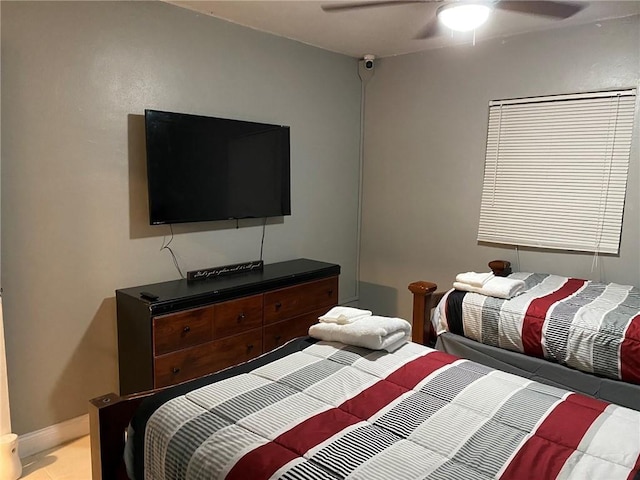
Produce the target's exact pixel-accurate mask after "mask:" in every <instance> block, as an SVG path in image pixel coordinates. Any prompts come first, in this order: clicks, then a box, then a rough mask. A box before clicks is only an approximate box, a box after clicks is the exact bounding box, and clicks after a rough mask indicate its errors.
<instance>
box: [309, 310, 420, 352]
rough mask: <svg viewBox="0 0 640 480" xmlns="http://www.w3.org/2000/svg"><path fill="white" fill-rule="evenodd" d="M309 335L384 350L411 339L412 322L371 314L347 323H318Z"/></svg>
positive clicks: (310, 329) (329, 340)
mask: <svg viewBox="0 0 640 480" xmlns="http://www.w3.org/2000/svg"><path fill="white" fill-rule="evenodd" d="M309 335H310V336H312V337H313V338H317V339H319V340H324V341H327V342H340V343H345V344H347V345H355V346H357V347H365V348H369V349H371V350H384V349H387V348H390V347H394V348H397V344H398V343H399V342H401V341H404V342H406V341H408V340H410V339H411V324H410V323H409V322H407V321H406V320H403V319H401V318H392V317H380V316H377V315H369V316H364V317H361V318H359V319H358V320H356V321H355V322H353V323H349V324H347V325H338V324H336V323H322V322H321V323H316V324H315V325H311V327H310V328H309Z"/></svg>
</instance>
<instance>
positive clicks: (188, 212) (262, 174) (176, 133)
mask: <svg viewBox="0 0 640 480" xmlns="http://www.w3.org/2000/svg"><path fill="white" fill-rule="evenodd" d="M145 130H146V143H147V181H148V187H149V222H150V223H151V225H159V224H165V223H184V222H203V221H212V220H227V219H237V218H258V217H274V216H282V215H290V214H291V192H290V167H289V163H290V149H289V127H286V126H281V125H270V124H264V123H256V122H246V121H241V120H231V119H225V118H216V117H204V116H199V115H188V114H183V113H172V112H162V111H158V110H145Z"/></svg>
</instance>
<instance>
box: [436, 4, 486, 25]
mask: <svg viewBox="0 0 640 480" xmlns="http://www.w3.org/2000/svg"><path fill="white" fill-rule="evenodd" d="M490 13H491V7H490V6H488V5H486V4H483V3H450V4H448V5H443V6H441V7H440V8H438V12H437V15H438V19H439V20H440V21H441V22H442V23H443V24H444V25H445V26H447V27H449V28H450V29H451V30H455V31H456V32H469V31H471V30H475V29H476V28H478V27H479V26H480V25H482V24H483V23H484V22H486V21H487V19H488V18H489V14H490Z"/></svg>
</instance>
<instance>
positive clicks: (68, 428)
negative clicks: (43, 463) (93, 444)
mask: <svg viewBox="0 0 640 480" xmlns="http://www.w3.org/2000/svg"><path fill="white" fill-rule="evenodd" d="M85 435H89V415H88V414H87V415H81V416H79V417H76V418H72V419H70V420H67V421H65V422H61V423H56V424H55V425H51V426H49V427H45V428H43V429H41V430H36V431H35V432H30V433H25V434H24V435H20V436H18V454H19V455H20V458H25V457H30V456H31V455H35V454H36V453H40V452H43V451H45V450H49V449H50V448H53V447H57V446H58V445H62V444H63V443H66V442H69V441H71V440H74V439H76V438H79V437H84V436H85Z"/></svg>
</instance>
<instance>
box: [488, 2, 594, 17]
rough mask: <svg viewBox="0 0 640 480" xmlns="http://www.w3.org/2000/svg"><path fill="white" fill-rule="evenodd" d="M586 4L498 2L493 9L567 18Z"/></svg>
mask: <svg viewBox="0 0 640 480" xmlns="http://www.w3.org/2000/svg"><path fill="white" fill-rule="evenodd" d="M585 6H586V4H579V3H571V2H537V1H526V2H523V1H518V0H515V1H508V0H503V1H499V2H497V3H496V4H495V5H494V8H497V9H500V10H508V11H510V12H520V13H528V14H532V15H542V16H544V17H554V18H569V17H571V16H573V15H575V14H576V13H578V12H579V11H580V10H582V9H583V8H584V7H585Z"/></svg>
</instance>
